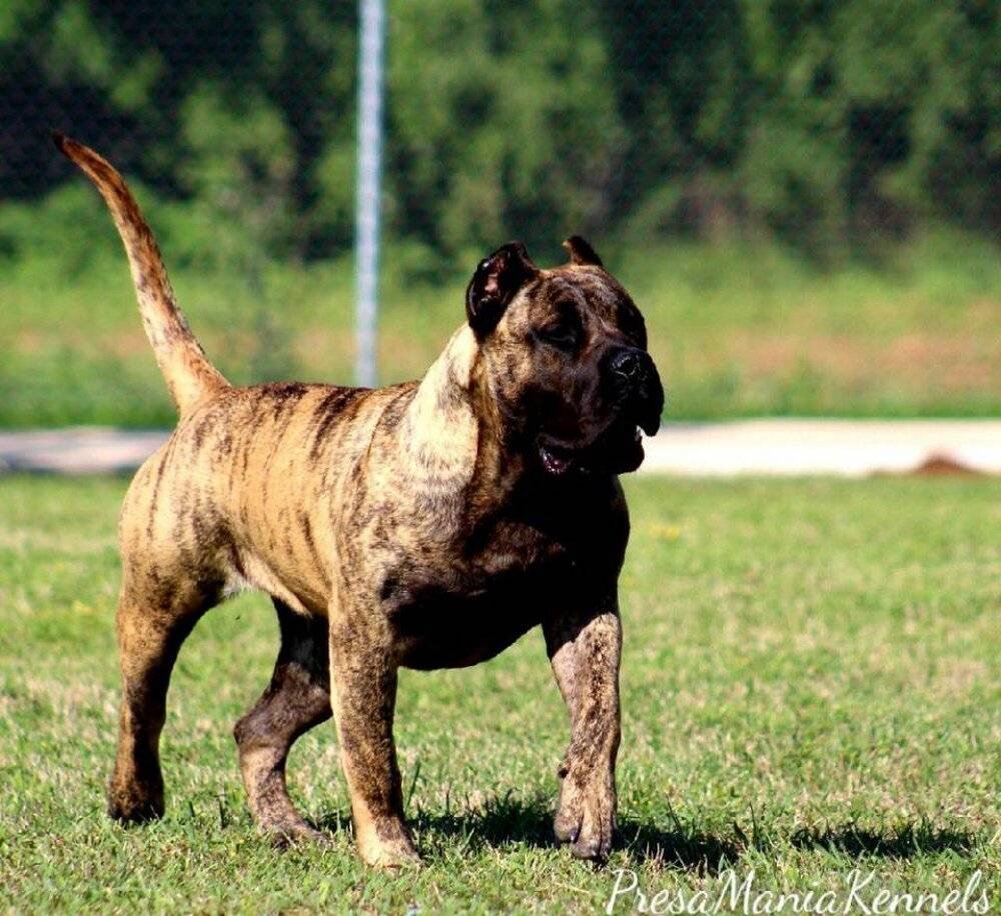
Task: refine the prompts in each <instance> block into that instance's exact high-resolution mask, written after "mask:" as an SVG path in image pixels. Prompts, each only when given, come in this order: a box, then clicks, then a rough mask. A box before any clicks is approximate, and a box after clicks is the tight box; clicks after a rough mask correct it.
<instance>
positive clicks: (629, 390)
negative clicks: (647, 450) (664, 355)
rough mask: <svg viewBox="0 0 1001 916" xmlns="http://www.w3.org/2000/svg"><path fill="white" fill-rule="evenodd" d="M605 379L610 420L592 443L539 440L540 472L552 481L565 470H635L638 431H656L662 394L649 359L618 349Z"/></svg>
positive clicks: (639, 456)
mask: <svg viewBox="0 0 1001 916" xmlns="http://www.w3.org/2000/svg"><path fill="white" fill-rule="evenodd" d="M605 378H606V380H607V384H608V386H609V400H610V401H611V403H612V404H613V405H614V407H613V410H612V420H611V422H610V423H609V424H608V426H607V427H606V428H605V429H604V430H603V431H602V433H601V434H600V435H599V436H598V437H597V438H596V439H595V440H594V441H593V442H589V443H585V444H582V445H576V444H570V443H566V442H561V441H559V440H557V439H555V438H552V437H543V438H541V439H540V441H539V458H540V460H541V462H542V467H543V468H544V469H545V470H546V471H547V472H548V473H549V474H552V475H554V476H562V475H564V474H566V473H567V472H569V471H572V470H576V471H582V472H585V473H587V472H591V471H599V470H600V471H610V472H612V473H615V474H623V473H626V472H628V471H635V470H636V468H638V467H639V466H640V464H641V463H642V461H643V444H642V437H641V435H640V430H641V429H642V430H643V432H645V433H646V434H647V435H648V436H652V435H654V434H655V433H656V432H657V430H658V429H659V428H660V416H661V413H662V412H663V410H664V389H663V386H662V385H661V382H660V375H659V374H658V373H657V367H656V366H655V365H654V362H653V360H652V359H651V358H650V354H649V353H647V352H646V351H645V350H639V349H637V348H635V347H621V348H618V349H616V350H613V351H612V352H611V353H609V354H608V356H607V357H606V363H605Z"/></svg>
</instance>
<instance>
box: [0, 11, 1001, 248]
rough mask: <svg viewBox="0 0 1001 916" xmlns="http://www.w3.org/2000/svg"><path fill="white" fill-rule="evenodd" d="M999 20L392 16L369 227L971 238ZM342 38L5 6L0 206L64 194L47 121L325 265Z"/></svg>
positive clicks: (993, 140) (342, 197) (346, 62)
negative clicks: (958, 229) (957, 230)
mask: <svg viewBox="0 0 1001 916" xmlns="http://www.w3.org/2000/svg"><path fill="white" fill-rule="evenodd" d="M996 28H997V5H996V4H994V3H991V2H989V0H983V2H976V0H965V2H916V0H911V2H900V3H881V2H878V0H842V2H838V3H789V2H759V0H747V2H736V0H730V2H722V3H719V2H713V3H710V2H707V0H689V2H677V0H676V2H661V0H642V2H640V0H631V2H626V3H619V2H615V3H612V2H592V3H579V2H568V0H543V2H531V3H529V2H503V3H502V2H496V0H480V2H469V0H431V2H425V3H419V4H416V3H402V2H395V3H391V4H390V33H389V43H388V52H389V78H388V122H387V157H388V161H387V176H386V201H387V210H388V224H387V231H388V233H389V234H390V235H392V236H396V237H401V238H407V237H409V238H413V239H416V240H418V241H420V242H422V243H425V244H427V245H429V246H431V247H432V248H433V249H434V250H435V251H438V252H445V253H454V252H456V251H461V250H463V249H464V248H466V247H469V246H472V247H483V246H489V245H491V244H493V243H495V242H496V240H497V239H499V238H505V237H507V236H508V235H511V234H519V235H527V236H529V237H530V239H532V237H535V240H546V241H547V242H548V241H549V240H551V239H552V238H554V237H556V236H559V235H560V234H561V233H565V232H566V231H567V230H568V228H569V227H578V228H581V229H583V230H585V231H590V232H594V233H604V234H608V233H613V232H623V231H629V230H632V231H638V232H641V233H648V232H690V233H695V234H697V235H699V236H708V237H717V236H719V235H720V234H725V233H730V232H733V231H743V232H770V233H777V234H780V235H782V236H783V237H786V238H788V239H789V240H792V241H794V242H796V243H799V244H803V245H809V246H811V247H812V248H814V249H815V252H816V253H818V254H821V255H822V254H824V253H825V250H826V249H828V248H831V247H834V248H837V247H839V246H843V245H846V244H851V243H856V242H860V241H865V237H866V236H867V235H868V234H871V233H876V234H886V233H891V234H899V233H901V232H905V231H907V230H908V229H909V228H911V227H913V225H914V224H915V222H916V221H919V220H922V219H927V218H941V219H945V220H950V221H955V222H957V223H960V224H962V225H964V226H967V227H969V228H973V229H976V230H981V231H985V232H996V231H998V229H999V228H1001V209H999V207H1001V205H999V198H1001V195H999V194H998V193H997V191H998V187H997V184H996V181H997V175H998V168H999V165H1001V162H999V152H1001V149H999V143H1001V140H999V134H998V130H999V125H998V124H997V122H996V119H995V118H996V114H997V109H998V95H999V93H1001V89H999V85H1001V79H999V76H1001V73H999V69H998V68H999V58H998V55H997V50H998V48H997V44H996ZM355 32H356V13H355V10H354V8H353V5H352V4H341V3H331V2H329V0H325V2H309V0H307V2H303V3H296V4H285V3H276V2H263V0H257V2H248V3H241V4H234V3H232V2H228V0H227V2H203V0H199V2H178V3H173V4H170V5H165V4H161V3H152V2H144V0H139V2H135V0H132V2H128V3H124V2H107V0H102V2H96V0H95V2H89V3H88V2H83V0H32V2H17V0H13V2H11V3H10V4H7V5H6V12H5V13H4V14H3V16H2V18H0V65H2V68H0V72H2V75H0V125H2V129H0V193H2V195H3V196H4V197H5V198H17V199H34V198H37V197H39V196H41V195H44V194H46V193H48V192H50V191H51V190H52V189H53V188H55V187H56V186H58V184H59V183H60V182H62V181H65V180H66V178H67V176H68V172H67V170H66V169H65V168H64V167H63V164H62V163H61V162H59V161H58V160H57V158H56V157H55V156H54V155H53V153H52V150H51V148H50V147H49V146H48V144H47V130H48V129H49V128H52V127H58V128H60V129H64V130H66V131H68V132H72V133H74V134H77V135H79V136H81V137H83V138H85V139H86V140H87V141H89V142H90V143H92V144H93V145H94V146H96V147H97V148H99V149H101V150H103V151H105V152H106V154H107V155H108V156H109V157H110V158H111V159H113V160H115V161H116V162H118V163H120V164H121V166H122V167H123V168H124V169H125V170H126V171H127V172H130V173H132V174H136V175H138V176H141V177H142V178H143V179H144V180H145V181H147V182H148V183H149V184H150V185H151V186H152V187H153V188H154V189H156V190H158V191H160V192H162V193H163V194H164V195H166V196H168V197H171V198H175V199H179V200H186V199H190V198H192V197H198V196H204V197H205V198H207V199H209V200H214V201H216V202H217V203H219V204H220V206H222V205H223V203H224V202H225V204H226V206H227V207H228V209H229V210H230V211H231V212H232V213H233V214H237V215H240V216H241V217H242V218H245V219H246V220H248V221H249V222H250V223H252V224H255V225H257V224H262V227H261V228H262V231H263V232H264V234H265V236H266V242H267V245H268V246H269V248H273V250H274V251H275V253H276V254H282V253H286V252H289V251H294V252H295V253H296V254H298V255H301V256H303V257H307V258H308V257H317V256H322V255H325V254H329V253H331V252H336V251H337V250H338V249H340V248H343V247H344V246H346V245H347V244H348V242H349V239H350V236H351V231H352V213H351V206H350V204H351V199H352V197H351V189H352V166H353V142H354V130H353V123H354V117H353V107H354V98H355V96H354V81H355V78H356V77H355V70H356V60H355V47H356V35H355ZM220 184H222V185H223V187H220ZM230 192H232V194H231V193H230ZM263 211H266V212H263Z"/></svg>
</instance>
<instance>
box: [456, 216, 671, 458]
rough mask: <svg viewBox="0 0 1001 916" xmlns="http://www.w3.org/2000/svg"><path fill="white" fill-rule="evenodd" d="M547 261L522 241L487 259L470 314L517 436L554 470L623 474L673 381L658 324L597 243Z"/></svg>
mask: <svg viewBox="0 0 1001 916" xmlns="http://www.w3.org/2000/svg"><path fill="white" fill-rule="evenodd" d="M564 247H565V248H566V249H567V250H568V251H569V253H570V263H569V264H566V265H564V266H563V267H557V268H555V269H552V270H542V269H540V268H539V267H537V266H536V265H535V264H534V263H532V260H531V258H529V256H528V252H527V251H526V250H525V246H524V245H522V244H521V243H520V242H511V243H509V244H507V245H504V246H503V247H502V248H498V249H497V251H495V252H494V253H493V254H492V255H490V257H489V258H485V259H484V260H483V261H481V262H480V264H479V266H478V267H477V268H476V272H475V274H474V275H473V278H472V280H471V281H470V283H469V288H468V289H467V291H466V315H467V318H468V319H469V324H470V327H471V328H472V329H473V332H474V334H475V335H476V338H477V340H478V341H479V344H480V347H479V352H480V365H481V366H482V368H483V372H484V377H485V379H486V382H487V384H488V385H489V388H490V393H491V396H492V397H493V399H494V400H495V402H496V403H497V405H498V408H499V412H500V416H501V418H502V423H503V426H504V431H505V434H506V436H507V437H508V439H509V441H510V442H511V443H512V445H514V446H515V447H517V448H520V449H523V450H524V451H525V452H526V453H527V454H528V457H529V460H530V461H531V462H533V463H534V464H536V466H537V467H539V468H541V469H542V470H543V471H544V472H545V473H547V474H551V475H554V476H563V475H568V474H573V473H589V472H590V473H601V472H611V473H623V472H625V471H633V470H635V469H636V468H637V467H639V465H640V463H641V462H642V460H643V446H642V443H641V437H640V433H639V429H643V430H644V431H645V432H646V433H647V434H648V435H653V434H654V433H655V432H656V431H657V428H658V427H659V425H660V414H661V411H662V410H663V407H664V391H663V388H662V387H661V383H660V377H659V376H658V374H657V368H656V366H654V363H653V360H652V359H651V358H650V354H649V353H648V352H647V336H646V325H645V324H644V321H643V316H642V315H641V314H640V311H639V309H638V308H637V307H636V305H635V304H634V303H633V300H632V299H631V298H630V297H629V294H628V293H627V292H626V291H625V290H624V289H623V288H622V287H621V286H620V285H619V283H617V282H616V280H615V279H614V278H613V277H612V275H611V274H610V273H608V271H606V270H605V268H604V266H603V265H602V263H601V259H600V258H599V257H598V256H597V254H595V252H594V249H592V248H591V246H590V245H589V244H588V243H587V242H585V241H584V240H583V239H582V238H580V237H578V236H574V237H573V238H570V239H568V240H567V241H566V242H564Z"/></svg>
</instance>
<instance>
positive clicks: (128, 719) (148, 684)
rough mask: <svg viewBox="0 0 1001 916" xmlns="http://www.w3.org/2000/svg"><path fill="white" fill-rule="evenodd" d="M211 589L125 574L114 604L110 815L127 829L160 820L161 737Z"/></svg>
mask: <svg viewBox="0 0 1001 916" xmlns="http://www.w3.org/2000/svg"><path fill="white" fill-rule="evenodd" d="M216 595H217V592H216V591H215V590H214V589H204V588H202V587H200V586H198V585H197V584H194V583H184V582H181V583H178V582H168V581H166V578H165V577H164V575H163V573H162V572H158V571H157V570H156V569H153V568H151V569H149V570H147V571H145V572H136V571H129V570H128V569H127V570H126V572H125V577H124V581H123V584H122V591H121V596H120V598H119V602H118V617H117V623H118V648H119V655H120V658H121V672H122V706H121V714H120V717H119V735H118V753H117V756H116V758H115V769H114V773H113V774H112V777H111V784H110V786H109V788H108V814H109V815H111V817H113V818H115V819H117V820H121V821H129V822H141V821H148V820H152V819H154V818H158V817H161V816H162V815H163V775H162V774H161V772H160V750H159V745H160V732H161V730H162V729H163V722H164V718H165V716H166V702H167V687H168V686H169V683H170V673H171V670H172V669H173V667H174V662H175V660H176V659H177V653H178V651H179V650H180V648H181V644H182V643H183V642H184V640H185V638H186V637H187V636H188V634H189V633H190V632H191V631H192V629H193V628H194V626H195V624H196V623H197V622H198V619H199V618H200V617H201V616H202V614H203V613H204V612H205V611H206V610H208V609H209V608H210V607H212V605H213V604H215V601H216Z"/></svg>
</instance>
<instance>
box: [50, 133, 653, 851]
mask: <svg viewBox="0 0 1001 916" xmlns="http://www.w3.org/2000/svg"><path fill="white" fill-rule="evenodd" d="M56 143H57V145H58V147H59V149H60V150H62V152H63V153H65V154H66V155H67V156H68V157H69V158H70V159H72V160H73V162H75V163H76V164H77V165H78V166H79V167H80V168H81V169H82V170H83V171H84V172H85V173H86V174H87V175H88V176H89V177H90V179H91V180H92V181H93V182H94V183H95V184H96V185H97V188H98V190H99V191H100V192H101V194H102V195H103V197H104V199H105V201H106V202H107V204H108V206H109V207H110V209H111V214H112V216H113V217H114V220H115V224H116V226H117V228H118V231H119V233H120V235H121V237H122V241H123V242H124V244H125V250H126V253H127V255H128V260H129V264H130V267H131V270H132V279H133V281H134V283H135V288H136V294H137V297H138V300H139V310H140V313H141V315H142V320H143V323H144V325H145V328H146V333H147V335H148V337H149V341H150V343H151V344H152V347H153V351H154V353H155V354H156V360H157V363H158V364H159V366H160V369H161V370H162V372H163V375H164V377H165V379H166V382H167V386H168V388H169V389H170V393H171V395H172V397H173V399H174V401H175V402H176V404H177V407H178V410H179V413H180V421H179V422H178V425H177V428H176V429H175V431H174V433H173V435H172V436H171V437H170V439H169V441H168V442H167V443H166V444H165V445H164V446H163V447H162V448H161V449H160V450H159V451H157V452H156V454H154V455H153V456H152V457H151V458H150V459H149V460H148V461H147V462H146V463H145V464H144V465H143V466H142V468H141V469H140V470H139V472H138V473H137V474H136V477H135V479H134V480H133V482H132V485H131V486H130V487H129V490H128V494H127V495H126V497H125V504H124V506H123V508H122V515H121V521H120V531H119V535H120V545H121V554H122V567H123V576H122V588H121V596H120V599H119V604H118V618H117V620H118V641H119V648H120V655H121V671H122V682H123V700H122V708H121V720H120V734H119V740H118V753H117V757H116V760H115V768H114V774H113V775H112V778H111V784H110V789H109V793H108V810H109V812H110V814H111V816H112V817H114V818H118V819H119V820H122V821H144V820H147V819H150V818H156V817H159V816H160V815H162V814H163V810H164V801H163V778H162V776H161V771H160V762H159V751H158V745H159V738H160V731H161V728H162V726H163V723H164V716H165V703H166V695H167V685H168V681H169V679H170V672H171V668H172V667H173V664H174V660H175V659H176V658H177V653H178V650H179V649H180V647H181V643H182V642H183V641H184V639H185V637H186V636H187V635H188V634H189V633H190V632H191V630H192V628H193V627H194V626H195V623H196V622H197V621H198V619H199V618H200V617H201V616H202V614H204V613H205V612H206V611H207V610H208V609H209V608H211V607H213V606H215V605H217V604H219V603H220V602H221V601H222V600H224V599H225V598H226V597H227V596H228V595H231V594H233V593H234V592H237V591H239V590H241V589H245V588H254V589H259V590H261V591H264V592H267V593H268V594H269V595H270V596H271V597H272V600H273V601H274V605H275V609H276V610H277V612H278V622H279V626H280V630H281V649H280V651H279V653H278V660H277V662H276V664H275V670H274V674H273V676H272V678H271V683H270V685H269V686H268V688H267V690H265V691H264V694H263V696H262V697H261V698H260V700H258V702H257V704H256V705H255V706H254V707H253V708H252V709H251V710H250V711H249V712H248V713H247V714H246V715H245V716H244V717H243V718H242V719H240V721H239V722H238V723H237V724H236V728H235V732H234V733H235V737H236V742H237V745H238V747H239V756H240V768H241V771H242V774H243V781H244V784H245V785H246V789H247V794H248V796H249V799H250V808H251V811H252V812H253V815H254V818H255V819H256V821H257V823H258V824H259V825H260V826H261V827H262V828H263V829H264V830H266V831H267V832H269V833H270V834H272V835H273V836H274V837H275V838H276V839H282V840H285V841H288V840H297V839H300V838H312V839H323V835H322V834H320V833H318V832H317V831H316V830H314V829H313V828H311V827H310V826H309V825H308V824H307V823H306V821H305V820H303V818H302V817H301V816H300V815H299V813H298V812H297V811H296V810H295V808H294V807H293V805H292V802H291V800H290V799H289V796H288V793H287V791H286V787H285V760H286V757H287V755H288V752H289V748H290V747H291V745H292V743H293V742H294V741H295V740H296V739H297V738H298V737H299V736H300V735H301V734H303V733H304V732H305V731H307V730H308V729H310V728H312V727H313V726H314V725H317V724H319V723H320V722H323V721H324V720H326V719H327V718H329V717H330V715H331V711H333V715H334V720H335V723H336V727H337V734H338V738H339V746H340V751H341V760H342V764H343V768H344V774H345V776H346V778H347V785H348V789H349V792H350V796H351V809H352V815H353V818H354V828H355V834H356V837H357V842H358V848H359V850H360V853H361V856H362V858H363V859H364V860H365V861H366V862H368V863H370V864H373V865H381V866H398V865H401V864H404V863H406V862H409V861H416V860H417V853H416V852H415V850H414V845H413V842H412V840H411V837H410V832H409V830H408V829H407V825H406V823H405V822H404V817H403V802H402V797H401V791H400V772H399V769H398V768H397V763H396V751H395V747H394V744H393V707H394V702H395V695H396V683H397V670H398V668H400V667H401V666H405V667H411V668H418V669H431V668H447V667H459V666H465V665H473V664H476V663H477V662H480V661H483V660H485V659H488V658H491V657H493V656H494V655H496V654H497V653H498V652H500V651H501V650H503V649H504V648H506V647H507V646H509V645H511V643H513V642H514V641H515V640H516V639H518V638H519V637H520V636H521V635H522V634H524V633H525V632H527V631H528V630H530V629H531V628H533V627H534V626H536V625H537V624H541V626H542V630H543V633H544V635H545V642H546V648H547V650H548V653H549V657H550V659H551V661H552V667H553V672H554V674H555V676H556V681H557V683H558V685H559V688H560V691H561V692H562V694H563V697H564V699H565V700H566V703H567V706H568V707H569V713H570V721H571V731H572V738H571V741H570V745H569V748H568V749H567V752H566V756H565V758H564V760H563V763H562V765H561V766H560V767H559V776H560V779H561V780H562V784H561V788H560V796H559V806H558V810H557V813H556V819H555V832H556V837H557V838H558V839H559V840H560V841H564V842H569V843H571V844H572V851H573V854H574V855H575V856H578V857H581V858H586V859H602V858H604V857H605V856H606V855H607V854H608V851H609V848H610V846H611V841H612V830H613V827H614V824H615V758H616V753H617V750H618V746H619V694H618V672H619V650H620V645H621V631H620V624H619V614H618V607H617V592H616V588H617V579H618V574H619V569H620V567H621V565H622V559H623V554H624V551H625V547H626V540H627V538H628V533H629V519H628V515H627V511H626V503H625V500H624V498H623V494H622V489H621V488H620V486H619V482H618V478H617V476H616V475H617V474H619V473H622V472H626V471H632V470H634V469H635V468H636V467H638V466H639V464H640V462H641V461H642V459H643V448H642V445H641V442H640V433H639V430H638V429H637V426H639V427H642V429H644V430H645V431H646V432H647V433H648V434H652V433H654V432H655V431H656V429H657V427H658V424H659V421H660V414H661V410H662V407H663V398H664V395H663V391H662V389H661V384H660V380H659V378H658V376H657V370H656V369H655V367H654V364H653V361H652V360H651V359H650V356H649V355H648V354H647V339H646V330H645V327H644V323H643V318H642V316H641V315H640V312H639V310H638V309H637V308H636V306H635V305H634V304H633V302H632V300H631V299H630V298H629V295H628V294H627V293H626V292H625V290H624V289H623V288H622V287H621V286H620V285H619V284H618V283H617V282H616V281H615V280H614V279H613V278H612V276H611V275H610V274H609V273H608V272H607V271H606V270H605V269H604V268H603V267H602V263H601V261H600V259H599V258H598V256H597V255H596V254H595V253H594V251H593V250H592V248H591V247H590V246H589V245H588V244H587V242H585V241H584V240H583V239H580V238H577V237H574V238H571V239H569V240H568V241H567V242H566V243H565V247H566V248H567V250H568V251H569V254H570V263H569V264H567V265H565V266H563V267H558V268H556V269H553V270H542V269H540V268H538V267H536V265H535V264H533V263H532V261H531V260H530V259H529V257H528V254H527V252H526V251H525V248H524V246H523V245H521V244H520V243H517V242H514V243H511V244H508V245H505V246H503V247H502V248H499V249H498V250H497V251H495V252H494V253H493V254H492V255H491V256H490V257H489V258H486V259H485V260H484V261H482V262H480V264H479V266H478V267H477V269H476V272H475V274H474V275H473V278H472V281H471V282H470V284H469V289H468V292H467V296H466V317H467V322H466V323H465V324H464V325H463V326H462V327H461V328H460V329H459V330H458V331H456V332H455V334H454V335H453V336H452V338H451V340H450V341H449V342H448V345H447V346H446V348H445V351H444V352H443V353H442V354H441V355H440V356H439V357H438V359H437V360H436V361H435V362H434V364H433V365H432V366H431V368H430V369H429V370H428V372H427V374H426V375H425V376H424V378H423V380H422V381H420V382H409V383H406V384H401V385H394V386H391V387H389V388H381V389H375V390H368V389H359V388H338V387H332V386H329V385H302V384H268V385H257V386H253V387H250V388H236V387H233V386H231V385H230V384H229V383H228V382H227V381H226V379H225V378H223V376H222V375H221V374H220V373H219V371H218V370H217V369H215V367H213V366H212V364H211V363H210V362H209V361H208V359H207V358H206V356H205V354H204V352H203V350H202V348H201V346H200V345H199V344H198V342H197V340H196V339H195V337H194V336H193V335H192V333H191V331H190V330H189V329H188V326H187V324H186V322H185V320H184V317H183V316H182V314H181V312H180V310H179V309H178V307H177V305H176V303H175V300H174V296H173V293H172V291H171V288H170V284H169V282H168V280H167V275H166V273H165V271H164V267H163V263H162V261H161V258H160V253H159V250H158V248H157V245H156V242H155V241H154V239H153V236H152V233H151V232H150V229H149V227H148V226H147V224H146V222H145V221H144V219H143V217H142V215H141V213H140V212H139V208H138V207H137V205H136V202H135V200H134V199H133V197H132V195H131V194H130V193H129V191H128V189H127V188H126V186H125V183H124V182H123V181H122V178H121V177H120V176H119V175H118V173H117V172H116V171H115V170H114V169H113V168H112V167H111V166H110V165H109V164H108V163H107V162H106V161H105V160H104V159H102V158H101V157H100V156H99V155H97V154H96V153H95V152H93V151H92V150H90V149H88V148H87V147H85V146H82V145H81V144H79V143H76V142H74V141H73V140H70V139H68V138H65V137H62V136H57V137H56Z"/></svg>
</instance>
